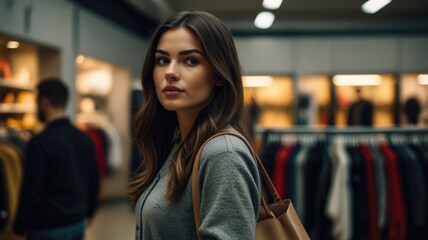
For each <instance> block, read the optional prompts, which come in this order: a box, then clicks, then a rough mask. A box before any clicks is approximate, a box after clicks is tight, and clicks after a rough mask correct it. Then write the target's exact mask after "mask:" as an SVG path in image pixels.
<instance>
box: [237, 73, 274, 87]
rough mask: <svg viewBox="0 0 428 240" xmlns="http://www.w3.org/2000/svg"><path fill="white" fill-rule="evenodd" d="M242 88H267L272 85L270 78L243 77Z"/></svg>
mask: <svg viewBox="0 0 428 240" xmlns="http://www.w3.org/2000/svg"><path fill="white" fill-rule="evenodd" d="M243 84H244V87H269V86H270V85H272V77H270V76H245V77H243Z"/></svg>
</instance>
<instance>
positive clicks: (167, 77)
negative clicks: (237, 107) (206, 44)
mask: <svg viewBox="0 0 428 240" xmlns="http://www.w3.org/2000/svg"><path fill="white" fill-rule="evenodd" d="M153 80H154V84H155V88H156V95H157V97H158V99H159V101H160V103H161V104H162V105H163V107H164V108H165V109H167V110H169V111H176V112H177V114H184V116H194V114H195V113H197V112H199V111H200V110H201V108H202V107H203V106H204V104H205V103H206V102H207V100H208V99H209V97H210V95H211V92H212V91H213V88H214V87H215V85H216V78H215V75H214V73H213V70H212V69H211V66H210V64H209V62H208V59H207V58H205V56H204V52H203V48H202V45H201V43H200V41H199V39H198V38H197V36H196V35H195V34H194V33H193V32H192V31H190V30H189V29H187V28H185V27H180V28H177V29H171V30H168V31H166V32H165V33H163V35H162V36H161V37H160V39H159V42H158V45H157V47H156V53H155V64H154V68H153ZM186 114H187V115H186ZM189 114H190V115H189Z"/></svg>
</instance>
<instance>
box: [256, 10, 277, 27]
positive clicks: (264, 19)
mask: <svg viewBox="0 0 428 240" xmlns="http://www.w3.org/2000/svg"><path fill="white" fill-rule="evenodd" d="M274 20H275V15H273V13H271V12H261V13H259V14H258V15H257V17H256V19H255V20H254V25H255V26H256V27H258V28H261V29H266V28H270V26H272V23H273V21H274Z"/></svg>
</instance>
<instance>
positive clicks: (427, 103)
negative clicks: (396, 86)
mask: <svg viewBox="0 0 428 240" xmlns="http://www.w3.org/2000/svg"><path fill="white" fill-rule="evenodd" d="M400 122H401V125H411V126H427V125H428V74H404V75H402V77H401V84H400Z"/></svg>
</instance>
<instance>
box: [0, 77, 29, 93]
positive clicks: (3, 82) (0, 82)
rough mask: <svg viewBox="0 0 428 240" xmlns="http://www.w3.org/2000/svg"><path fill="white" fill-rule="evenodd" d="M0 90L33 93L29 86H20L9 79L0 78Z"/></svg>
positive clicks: (20, 84)
mask: <svg viewBox="0 0 428 240" xmlns="http://www.w3.org/2000/svg"><path fill="white" fill-rule="evenodd" d="M0 88H8V89H14V90H18V91H28V92H30V91H34V86H32V85H31V84H22V83H19V82H17V81H16V80H15V79H11V78H0Z"/></svg>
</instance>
